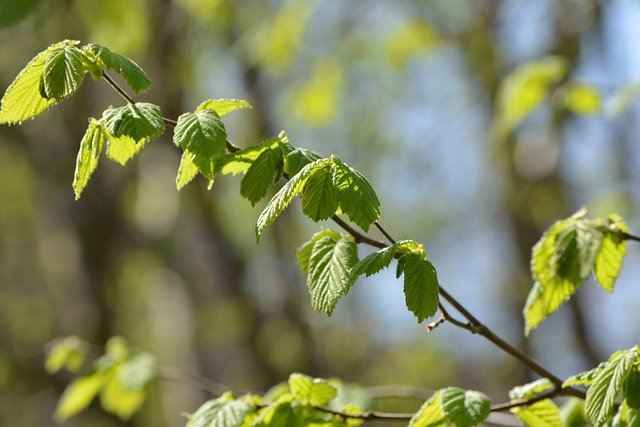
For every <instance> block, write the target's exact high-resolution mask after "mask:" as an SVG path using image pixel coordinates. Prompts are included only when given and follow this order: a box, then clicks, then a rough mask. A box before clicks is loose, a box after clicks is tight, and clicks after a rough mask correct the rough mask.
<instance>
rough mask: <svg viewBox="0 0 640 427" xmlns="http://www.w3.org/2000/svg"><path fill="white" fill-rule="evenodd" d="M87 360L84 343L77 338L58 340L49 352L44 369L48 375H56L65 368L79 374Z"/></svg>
mask: <svg viewBox="0 0 640 427" xmlns="http://www.w3.org/2000/svg"><path fill="white" fill-rule="evenodd" d="M84 360H85V352H84V349H83V347H82V341H80V339H79V338H78V337H76V336H70V337H66V338H64V339H61V340H57V341H56V342H55V344H54V345H53V346H52V347H51V349H49V351H48V352H47V358H46V360H45V362H44V369H45V371H47V373H48V374H55V373H56V372H58V371H60V370H61V369H63V368H66V369H68V370H69V371H71V372H78V371H79V370H80V368H82V365H83V364H84Z"/></svg>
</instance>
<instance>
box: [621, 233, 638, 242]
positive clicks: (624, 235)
mask: <svg viewBox="0 0 640 427" xmlns="http://www.w3.org/2000/svg"><path fill="white" fill-rule="evenodd" d="M620 235H621V236H622V238H623V239H625V240H634V241H636V242H640V236H636V235H633V234H629V233H625V232H624V231H621V232H620Z"/></svg>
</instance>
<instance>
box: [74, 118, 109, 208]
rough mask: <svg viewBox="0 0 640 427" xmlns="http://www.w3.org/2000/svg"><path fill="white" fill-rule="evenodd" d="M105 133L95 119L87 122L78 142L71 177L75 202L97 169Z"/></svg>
mask: <svg viewBox="0 0 640 427" xmlns="http://www.w3.org/2000/svg"><path fill="white" fill-rule="evenodd" d="M105 137H106V135H105V133H104V131H103V128H102V124H100V122H98V121H97V120H95V119H90V120H89V126H88V127H87V130H86V132H85V134H84V136H83V137H82V141H80V149H79V150H78V156H77V158H76V170H75V173H74V175H73V191H74V192H75V195H76V200H78V199H79V198H80V195H81V194H82V191H83V190H84V188H85V187H86V186H87V184H88V182H89V179H91V175H93V172H95V170H96V168H97V167H98V161H99V160H100V153H101V152H102V148H103V146H104V140H105Z"/></svg>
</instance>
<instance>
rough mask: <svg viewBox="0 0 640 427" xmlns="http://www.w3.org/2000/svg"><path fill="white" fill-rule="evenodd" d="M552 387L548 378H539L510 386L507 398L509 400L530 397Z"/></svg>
mask: <svg viewBox="0 0 640 427" xmlns="http://www.w3.org/2000/svg"><path fill="white" fill-rule="evenodd" d="M553 387H554V385H553V383H552V382H551V381H550V380H549V379H548V378H540V379H538V380H535V381H533V382H530V383H528V384H524V385H521V386H517V387H514V388H512V389H511V391H509V398H511V400H518V399H530V398H532V397H535V396H537V395H539V394H540V393H542V392H545V391H547V390H551V389H552V388H553Z"/></svg>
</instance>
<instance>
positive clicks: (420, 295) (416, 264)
mask: <svg viewBox="0 0 640 427" xmlns="http://www.w3.org/2000/svg"><path fill="white" fill-rule="evenodd" d="M403 259H404V261H403V263H404V264H403V274H404V296H405V302H406V304H407V308H408V309H409V311H411V312H412V313H413V314H414V315H415V316H416V317H417V318H418V323H420V322H422V321H423V320H424V319H426V318H428V317H431V316H433V315H434V314H435V313H436V310H437V309H438V289H439V286H438V277H437V275H436V269H435V268H434V267H433V265H432V264H431V263H430V262H429V261H427V260H425V259H422V258H420V257H419V256H418V255H415V254H409V255H404V256H403V257H402V258H401V260H403Z"/></svg>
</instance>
